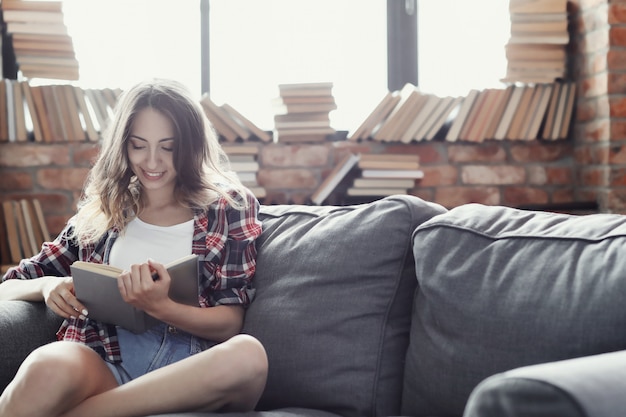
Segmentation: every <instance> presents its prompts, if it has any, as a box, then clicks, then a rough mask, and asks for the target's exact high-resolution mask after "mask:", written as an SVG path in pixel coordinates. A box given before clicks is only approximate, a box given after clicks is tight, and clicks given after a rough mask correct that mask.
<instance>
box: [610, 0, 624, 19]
mask: <svg viewBox="0 0 626 417" xmlns="http://www.w3.org/2000/svg"><path fill="white" fill-rule="evenodd" d="M608 22H609V23H611V24H615V23H626V4H624V3H620V2H611V3H609V11H608Z"/></svg>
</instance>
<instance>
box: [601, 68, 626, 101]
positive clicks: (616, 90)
mask: <svg viewBox="0 0 626 417" xmlns="http://www.w3.org/2000/svg"><path fill="white" fill-rule="evenodd" d="M606 82H607V93H608V94H626V74H623V73H619V72H611V73H610V74H608V78H607V80H606ZM605 98H608V97H605Z"/></svg>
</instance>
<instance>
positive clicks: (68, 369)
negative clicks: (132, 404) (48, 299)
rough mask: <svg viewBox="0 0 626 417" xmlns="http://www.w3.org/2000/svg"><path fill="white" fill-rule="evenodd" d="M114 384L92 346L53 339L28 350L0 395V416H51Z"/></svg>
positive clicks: (53, 416) (110, 387) (108, 371)
mask: <svg viewBox="0 0 626 417" xmlns="http://www.w3.org/2000/svg"><path fill="white" fill-rule="evenodd" d="M116 386H117V381H116V380H115V377H114V376H113V374H112V373H111V371H110V370H109V368H108V367H107V366H106V364H105V362H104V361H103V360H102V358H100V356H99V355H98V354H97V353H96V352H94V351H93V350H92V349H90V348H88V347H86V346H84V345H81V344H79V343H73V342H55V343H51V344H48V345H45V346H42V347H40V348H38V349H36V350H35V351H34V352H32V353H31V354H30V355H29V356H28V358H26V360H25V361H24V363H23V364H22V366H21V367H20V369H19V370H18V372H17V375H16V376H15V378H14V379H13V381H12V382H11V383H10V384H9V386H8V387H7V388H6V389H5V390H4V392H3V393H2V396H0V417H44V416H45V417H55V416H59V415H61V414H62V413H63V412H65V411H67V410H69V409H71V408H73V407H75V406H76V405H77V404H80V403H81V402H83V401H84V400H85V399H86V398H88V397H91V396H93V395H95V394H98V393H101V392H104V391H107V390H110V389H112V388H115V387H116Z"/></svg>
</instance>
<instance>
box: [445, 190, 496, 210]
mask: <svg viewBox="0 0 626 417" xmlns="http://www.w3.org/2000/svg"><path fill="white" fill-rule="evenodd" d="M434 202H435V203H438V204H441V205H442V206H444V207H447V208H452V207H457V206H460V205H462V204H467V203H480V204H485V205H492V206H493V205H498V204H501V200H500V191H499V190H498V188H497V187H439V188H437V189H436V191H435V200H434Z"/></svg>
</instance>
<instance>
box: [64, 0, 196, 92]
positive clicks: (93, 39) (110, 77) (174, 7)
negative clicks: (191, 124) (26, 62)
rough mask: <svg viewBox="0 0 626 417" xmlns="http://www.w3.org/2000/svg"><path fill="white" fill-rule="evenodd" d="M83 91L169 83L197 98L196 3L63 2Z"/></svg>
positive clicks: (149, 0)
mask: <svg viewBox="0 0 626 417" xmlns="http://www.w3.org/2000/svg"><path fill="white" fill-rule="evenodd" d="M63 13H64V16H65V23H66V25H67V27H68V31H69V32H70V35H72V41H73V43H74V50H75V52H76V56H77V59H78V62H79V65H80V81H79V82H78V83H77V84H78V85H80V86H81V87H83V88H105V87H111V88H122V89H123V88H127V87H129V86H130V85H132V84H134V83H136V82H138V81H141V80H143V79H146V78H154V77H160V78H174V79H177V80H179V81H181V82H183V83H185V84H186V85H187V86H189V88H191V89H192V91H197V92H198V96H199V94H200V2H199V0H195V1H188V0H186V1H180V2H172V1H166V0H132V1H128V0H108V1H84V0H64V2H63Z"/></svg>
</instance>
